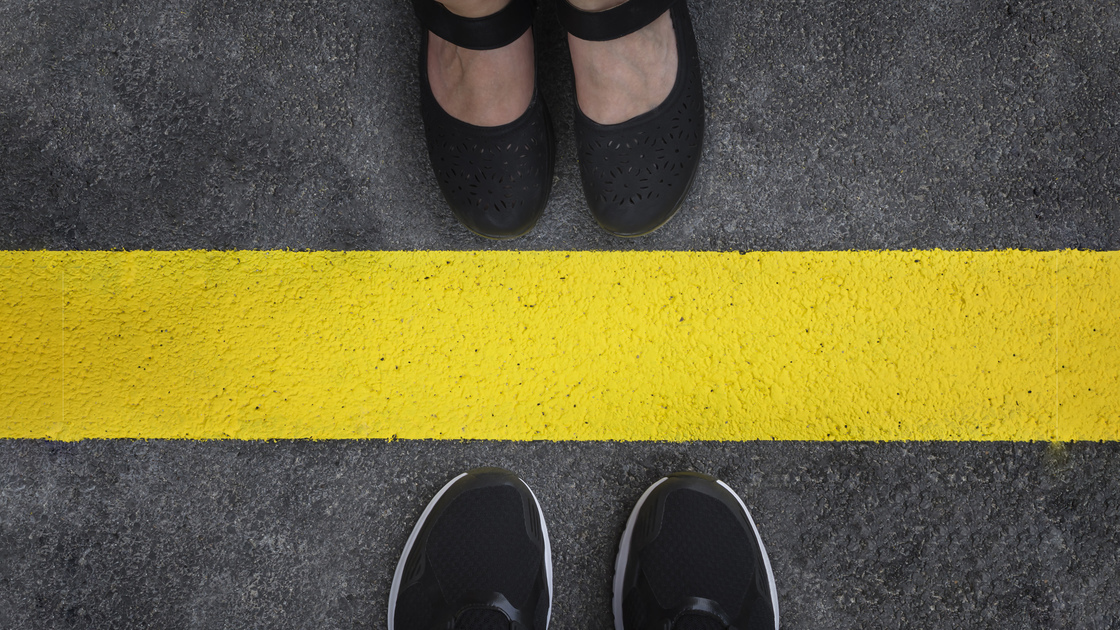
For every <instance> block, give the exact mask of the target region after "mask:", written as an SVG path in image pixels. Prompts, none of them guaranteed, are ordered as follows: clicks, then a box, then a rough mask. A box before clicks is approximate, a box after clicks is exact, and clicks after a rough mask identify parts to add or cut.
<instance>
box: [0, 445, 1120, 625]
mask: <svg viewBox="0 0 1120 630" xmlns="http://www.w3.org/2000/svg"><path fill="white" fill-rule="evenodd" d="M488 464H492V465H499V466H504V467H507V468H510V469H512V470H514V471H516V472H518V473H519V474H521V475H522V476H523V477H524V478H525V479H526V481H527V482H528V483H529V484H530V486H531V487H532V488H533V490H534V491H535V493H536V494H537V496H538V497H539V498H540V501H541V504H542V506H543V508H544V511H545V515H546V518H547V519H548V527H549V531H550V534H551V538H552V541H553V556H554V562H555V566H556V574H555V575H556V602H555V611H554V614H553V625H552V627H554V628H561V629H564V628H581V629H588V630H592V629H604V630H605V629H607V628H613V622H612V620H611V613H610V603H609V602H610V576H611V571H612V570H613V562H614V554H615V553H616V551H617V544H618V537H619V535H620V534H621V532H622V528H623V525H624V523H625V519H626V516H627V515H628V513H629V509H630V507H631V505H632V503H633V501H635V500H637V498H638V496H639V495H640V494H641V492H642V490H643V489H644V488H645V487H646V486H648V485H649V484H650V483H652V482H654V481H656V480H657V479H658V478H660V476H662V475H664V474H665V473H668V472H672V471H674V470H681V469H691V470H699V471H702V472H707V473H710V474H714V475H717V476H719V477H721V478H722V479H724V480H726V481H727V482H728V484H729V485H731V487H733V488H734V489H735V490H736V491H738V492H739V493H740V494H741V495H742V496H743V498H744V500H745V501H746V503H747V505H748V507H749V508H750V509H751V510H752V513H753V515H754V517H755V520H756V521H757V523H758V527H759V530H760V532H761V534H762V536H763V540H764V541H765V543H766V546H767V549H768V550H769V552H770V558H771V561H772V563H773V566H774V572H775V576H776V579H777V584H778V596H779V602H780V605H781V610H782V617H783V621H784V622H783V627H784V628H837V629H842V628H851V629H866V628H946V629H950V628H953V629H956V628H1017V629H1018V628H1070V629H1073V628H1084V629H1096V630H1101V629H1106V628H1116V627H1118V625H1120V606H1118V603H1117V602H1120V558H1118V554H1117V549H1120V444H1106V445H1100V444H1073V445H1047V444H1006V443H988V444H971V443H970V444H954V443H938V444H898V443H895V444H854V443H847V444H820V443H807V444H806V443H782V442H763V443H738V444H718V443H693V444H657V443H624V444H618V443H501V442H467V443H463V442H446V441H445V442H409V441H399V442H320V443H314V442H279V443H261V442H251V443H248V442H209V443H207V442H202V443H199V442H163V441H151V442H142V441H141V442H133V441H113V442H84V443H80V444H57V443H54V444H52V443H46V442H4V443H0V505H2V506H3V510H2V518H3V520H2V527H0V549H2V551H0V627H4V628H68V627H84V628H109V627H129V628H141V627H151V628H384V627H385V610H386V599H387V597H388V590H389V584H390V581H391V578H392V569H393V567H394V566H395V565H396V561H397V557H398V556H399V554H400V551H401V549H402V548H403V546H404V541H405V538H407V535H408V531H409V530H410V528H411V526H412V523H413V522H414V521H415V519H416V518H417V517H418V516H419V514H420V511H421V510H422V509H423V507H424V505H425V504H426V503H427V501H428V500H429V499H430V498H431V496H432V495H433V494H434V493H435V492H436V490H438V489H439V487H440V486H441V485H442V484H443V483H445V482H446V481H447V480H448V479H450V478H451V477H453V476H454V475H455V474H457V473H458V472H461V471H463V470H466V469H468V468H471V467H474V466H478V465H488Z"/></svg>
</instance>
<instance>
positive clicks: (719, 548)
mask: <svg viewBox="0 0 1120 630" xmlns="http://www.w3.org/2000/svg"><path fill="white" fill-rule="evenodd" d="M551 608H552V553H551V546H550V544H549V540H548V528H547V527H546V526H545V521H544V513H543V512H542V511H541V506H540V503H539V502H538V501H537V498H536V496H535V495H534V494H533V491H532V490H530V489H529V487H528V486H527V485H525V482H523V481H522V480H521V479H519V478H518V477H517V475H515V474H513V473H511V472H509V471H508V470H503V469H501V468H477V469H475V470H471V471H469V472H466V473H463V474H461V475H459V476H458V477H456V478H455V479H452V480H451V481H450V482H449V483H448V484H447V485H445V486H444V487H443V488H442V489H441V490H440V491H439V492H438V493H436V496H435V498H433V499H432V501H431V503H429V504H428V506H427V507H426V508H425V509H424V512H423V514H421V516H420V520H419V522H417V523H416V527H415V528H414V529H413V530H412V534H411V535H410V536H409V537H408V542H407V543H405V548H404V552H403V553H402V554H401V559H400V562H399V563H398V564H397V570H396V573H394V575H393V585H392V588H391V590H390V592H389V630H546V629H547V628H548V622H549V617H550V612H551ZM614 620H615V621H614V625H615V630H724V629H728V628H732V629H735V630H755V629H765V630H771V629H776V628H777V627H778V599H777V591H776V590H775V587H774V574H773V572H772V571H771V569H770V560H769V559H768V558H767V557H766V547H765V546H764V545H763V544H762V539H761V538H760V537H759V535H758V529H757V528H756V527H755V524H754V520H753V519H752V518H751V515H750V512H749V511H748V510H747V507H746V506H745V505H744V504H743V501H742V500H741V499H740V498H739V497H738V495H736V494H735V492H734V491H732V490H731V488H729V487H728V486H727V484H725V483H723V482H722V481H719V480H717V479H714V478H712V477H709V476H707V475H700V474H696V473H675V474H672V475H669V476H668V477H664V478H662V479H661V480H659V481H658V482H657V483H655V484H653V485H652V486H650V487H649V488H648V489H647V490H646V491H645V493H644V494H642V496H641V498H640V499H638V503H637V504H636V505H635V506H634V510H633V511H632V512H631V514H630V519H629V520H628V521H627V523H626V529H625V530H624V531H623V533H622V541H621V543H620V544H619V551H618V559H617V560H616V562H615V576H614Z"/></svg>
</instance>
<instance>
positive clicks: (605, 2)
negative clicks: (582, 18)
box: [567, 0, 626, 12]
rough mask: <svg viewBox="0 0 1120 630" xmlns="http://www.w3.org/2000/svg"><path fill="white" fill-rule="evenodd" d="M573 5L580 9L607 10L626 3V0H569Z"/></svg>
mask: <svg viewBox="0 0 1120 630" xmlns="http://www.w3.org/2000/svg"><path fill="white" fill-rule="evenodd" d="M567 2H569V3H571V5H572V6H573V7H575V8H577V9H579V10H580V11H590V12H595V11H606V10H607V9H613V8H615V7H617V6H618V5H620V4H624V3H625V2H626V0H567Z"/></svg>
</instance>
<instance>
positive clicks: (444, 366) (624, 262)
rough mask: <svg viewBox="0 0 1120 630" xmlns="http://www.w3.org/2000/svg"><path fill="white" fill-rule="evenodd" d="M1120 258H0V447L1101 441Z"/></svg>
mask: <svg viewBox="0 0 1120 630" xmlns="http://www.w3.org/2000/svg"><path fill="white" fill-rule="evenodd" d="M1118 304H1120V253H1117V252H1075V251H1063V252H1021V251H1002V252H946V251H911V252H775V253H748V254H744V255H741V254H738V253H714V252H707V253H694V252H631V253H625V252H439V251H417V252H317V253H298V252H249V251H238V252H207V251H176V252H0V326H2V328H0V437H5V438H50V439H60V440H78V439H83V438H191V439H208V438H218V439H222V438H235V439H280V438H313V439H334V438H391V437H393V436H396V437H397V438H451V439H459V438H487V439H511V440H533V439H547V440H673V441H676V440H701V439H704V440H709V439H710V440H749V439H779V440H1117V439H1120V318H1118V316H1117V305H1118Z"/></svg>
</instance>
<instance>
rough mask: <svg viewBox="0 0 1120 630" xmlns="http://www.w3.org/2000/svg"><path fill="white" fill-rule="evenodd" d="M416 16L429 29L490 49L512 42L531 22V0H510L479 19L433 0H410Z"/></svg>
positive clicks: (474, 47) (465, 45)
mask: <svg viewBox="0 0 1120 630" xmlns="http://www.w3.org/2000/svg"><path fill="white" fill-rule="evenodd" d="M412 7H413V8H414V9H415V10H416V17H418V18H420V23H421V24H423V25H424V27H425V28H427V29H428V30H429V31H431V32H433V33H435V34H436V35H439V36H440V37H442V38H443V39H446V40H447V41H449V42H451V43H452V44H455V45H456V46H462V47H463V48H470V49H471V50H493V49H495V48H501V47H503V46H508V45H510V44H512V43H513V42H514V41H515V40H516V39H517V38H518V37H521V35H523V34H524V33H525V31H527V30H529V27H530V26H532V25H533V9H534V8H535V7H536V3H535V2H534V1H533V0H510V2H509V4H507V5H506V6H505V7H504V8H503V9H501V10H500V11H498V12H497V13H491V14H490V15H486V16H483V17H479V18H468V17H463V16H461V15H455V14H454V13H452V12H451V11H448V10H447V7H445V6H443V5H442V4H440V3H438V2H436V1H435V0H412Z"/></svg>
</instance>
